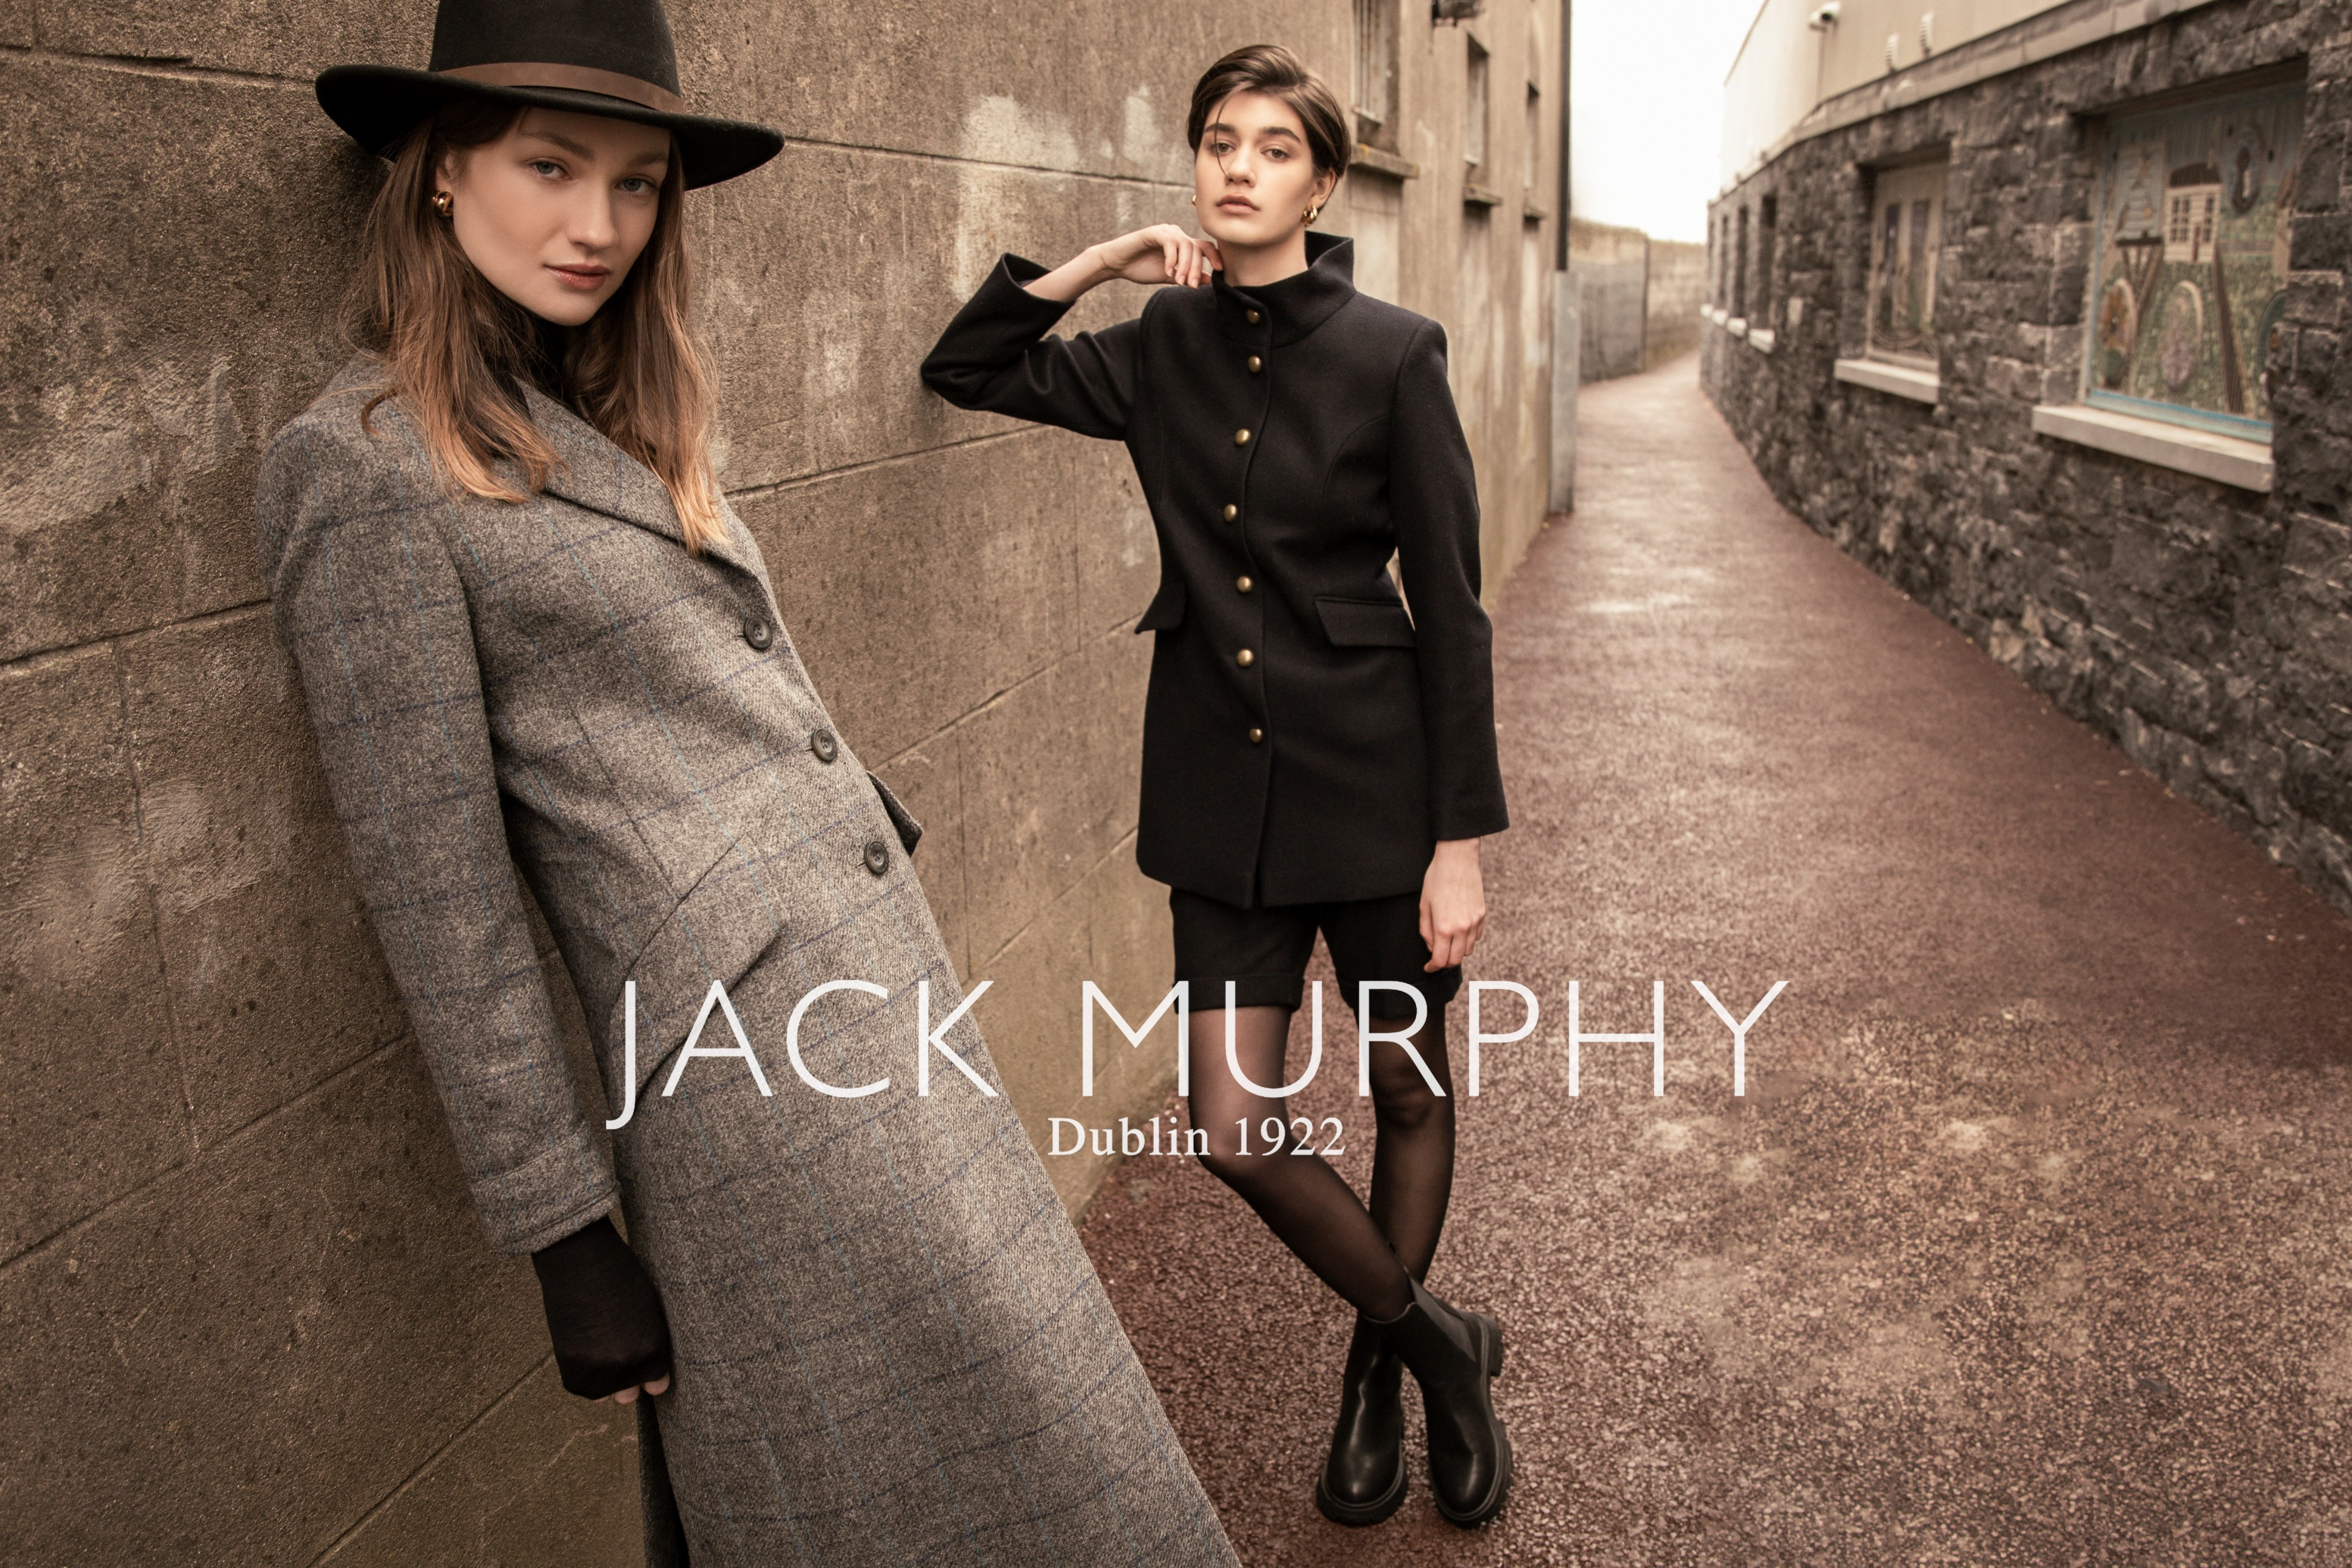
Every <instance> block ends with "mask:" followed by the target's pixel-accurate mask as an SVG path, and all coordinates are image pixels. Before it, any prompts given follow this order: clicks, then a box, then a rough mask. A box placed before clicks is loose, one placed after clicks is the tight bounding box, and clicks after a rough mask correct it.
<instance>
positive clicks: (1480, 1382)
mask: <svg viewBox="0 0 2352 1568" xmlns="http://www.w3.org/2000/svg"><path fill="white" fill-rule="evenodd" d="M1375 1326H1376V1327H1378V1328H1379V1330H1380V1331H1381V1337H1382V1338H1384V1339H1385V1340H1387V1341H1388V1342H1389V1343H1390V1345H1391V1346H1392V1347H1393V1348H1394V1349H1395V1351H1396V1352H1397V1354H1398V1355H1399V1356H1401V1357H1402V1358H1403V1361H1404V1364H1405V1365H1406V1366H1408V1367H1411V1368H1412V1375H1413V1381H1415V1382H1416V1383H1419V1384H1421V1405H1422V1409H1423V1413H1424V1414H1426V1415H1427V1416H1428V1418H1429V1489H1430V1490H1431V1491H1432V1492H1433V1493H1435V1494H1436V1496H1437V1511H1438V1512H1440V1513H1442V1514H1444V1516H1445V1518H1446V1521H1448V1522H1449V1523H1453V1524H1458V1525H1461V1526H1462V1527H1463V1528H1465V1529H1468V1528H1469V1527H1471V1526H1473V1525H1478V1524H1484V1523H1486V1521H1488V1520H1490V1519H1492V1518H1494V1517H1495V1515H1496V1514H1497V1513H1499V1512H1501V1511H1502V1509H1503V1499H1504V1498H1505V1496H1507V1494H1508V1493H1509V1491H1510V1489H1511V1439H1510V1437H1509V1436H1508V1435H1507V1433H1505V1432H1504V1430H1503V1423H1502V1422H1501V1420H1499V1419H1498V1418H1497V1417H1496V1415H1495V1404H1494V1400H1493V1398H1492V1397H1491V1396H1490V1394H1489V1393H1488V1389H1487V1384H1489V1383H1491V1382H1492V1381H1493V1380H1494V1378H1495V1377H1496V1374H1497V1373H1500V1372H1501V1371H1502V1370H1503V1329H1502V1325H1501V1324H1499V1323H1497V1322H1496V1321H1495V1320H1494V1319H1492V1318H1489V1317H1486V1316H1484V1315H1482V1314H1480V1313H1477V1312H1465V1311H1463V1310H1460V1309H1459V1308H1456V1307H1449V1306H1447V1305H1446V1304H1445V1303H1444V1301H1441V1300H1438V1299H1437V1298H1436V1297H1434V1296H1433V1295H1431V1294H1430V1293H1429V1292H1428V1291H1427V1290H1425V1289H1423V1288H1422V1284H1421V1281H1420V1280H1418V1279H1416V1280H1414V1281H1413V1282H1412V1306H1410V1307H1408V1308H1406V1309H1405V1310H1404V1313H1403V1315H1402V1316H1401V1317H1395V1318H1391V1319H1389V1320H1388V1321H1385V1322H1381V1323H1377V1324H1376V1325H1375Z"/></svg>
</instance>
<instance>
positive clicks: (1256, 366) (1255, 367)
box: [1249, 354, 1265, 375]
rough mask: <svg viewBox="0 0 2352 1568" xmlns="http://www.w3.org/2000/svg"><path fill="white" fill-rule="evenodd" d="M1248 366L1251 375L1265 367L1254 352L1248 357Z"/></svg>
mask: <svg viewBox="0 0 2352 1568" xmlns="http://www.w3.org/2000/svg"><path fill="white" fill-rule="evenodd" d="M1249 367H1250V374H1252V375H1255V374H1257V373H1258V372H1260V371H1262V370H1264V369H1265V361H1264V360H1262V359H1260V358H1258V357H1257V355H1255V354H1252V355H1250V357H1249Z"/></svg>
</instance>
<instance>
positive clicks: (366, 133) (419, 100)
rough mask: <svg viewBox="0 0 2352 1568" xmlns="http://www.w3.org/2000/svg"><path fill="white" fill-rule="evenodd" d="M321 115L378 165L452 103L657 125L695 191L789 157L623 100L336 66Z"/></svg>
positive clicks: (751, 137) (745, 128)
mask: <svg viewBox="0 0 2352 1568" xmlns="http://www.w3.org/2000/svg"><path fill="white" fill-rule="evenodd" d="M315 88H316V90H317V92H318V95H319V107H320V108H321V109H323V110H326V111H327V117H328V118H329V119H331V120H332V121H334V122H335V123H336V124H338V125H340V126H341V127H342V128H343V129H344V130H345V131H346V132H350V133H351V137H352V140H353V141H354V142H358V143H359V144H360V145H361V146H362V147H364V148H366V149H367V150H368V151H369V152H371V153H375V154H376V155H377V156H378V157H390V156H391V155H392V153H393V151H394V148H395V147H396V146H397V145H398V144H399V142H400V140H401V138H403V137H404V136H406V135H407V134H408V133H409V132H411V131H412V130H414V129H415V126H416V122H417V121H420V120H422V119H424V118H425V116H426V115H427V114H429V113H431V112H432V111H433V110H436V109H438V108H440V107H441V105H443V104H445V103H451V102H457V101H463V100H472V101H475V102H491V103H512V104H519V105H524V106H535V107H538V108H541V109H561V110H568V111H570V112H572V113H573V114H601V115H604V116H606V117H607V118H610V119H614V120H633V121H636V122H637V123H638V124H640V125H658V126H660V127H662V128H663V129H664V130H667V131H668V132H671V133H672V134H673V135H675V136H676V137H677V150H678V158H679V161H680V163H681V164H682V165H683V168H682V170H681V173H682V174H683V175H684V178H685V181H686V185H687V188H688V190H692V189H695V188H696V187H698V186H701V185H715V184H719V182H720V181H721V180H731V179H733V178H734V177H735V176H736V175H738V174H749V173H751V171H752V170H753V169H756V168H758V167H759V166H760V165H761V164H762V163H766V162H767V161H768V160H769V159H771V158H772V157H774V156H775V155H776V154H777V153H781V152H782V151H783V147H784V138H783V133H782V132H779V131H775V130H773V129H772V128H770V127H768V126H765V125H754V124H752V123H751V122H750V121H742V120H716V119H713V118H711V117H709V116H708V115H702V114H673V113H668V112H667V111H665V110H658V109H647V108H646V106H645V105H643V104H640V103H631V102H630V101H629V100H626V99H624V98H610V97H607V96H606V95H604V93H601V92H581V91H578V90H575V89H572V88H563V87H493V86H490V85H489V84H488V83H486V82H478V81H468V80H467V79H465V78H463V77H453V76H445V75H443V74H441V73H440V72H438V71H427V70H408V69H404V68H401V67H398V66H335V67H333V68H331V69H328V70H324V71H321V72H320V74H319V79H318V81H317V83H316V84H315Z"/></svg>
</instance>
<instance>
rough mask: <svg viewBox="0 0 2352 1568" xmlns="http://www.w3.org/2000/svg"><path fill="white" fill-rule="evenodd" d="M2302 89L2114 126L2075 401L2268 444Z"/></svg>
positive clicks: (2254, 95)
mask: <svg viewBox="0 0 2352 1568" xmlns="http://www.w3.org/2000/svg"><path fill="white" fill-rule="evenodd" d="M2302 150H2303V89H2302V88H2301V87H2292V88H2282V89H2273V90H2271V91H2267V92H2260V93H2249V94H2242V95H2239V96H2235V97H2230V98H2216V99H2209V100H2205V101H2203V102H2201V103H2196V104H2192V105H2189V106H2187V107H2184V108H2180V109H2175V110H2168V111H2166V112H2163V113H2160V114H2147V115H2139V116H2135V117H2132V118H2129V119H2119V120H2117V121H2115V122H2114V124H2113V125H2111V126H2110V127H2109V130H2108V136H2107V151H2106V156H2105V161H2104V165H2103V167H2102V169H2101V174H2100V181H2099V249H2098V270H2097V274H2096V277H2095V281H2094V284H2093V288H2092V294H2091V300H2092V305H2091V322H2090V327H2089V333H2090V342H2089V345H2088V352H2087V353H2085V354H2084V391H2083V397H2084V402H2086V403H2089V404H2092V405H2095V406H2098V407H2103V408H2112V409H2115V410H2116V411H2117V412H2119V413H2126V414H2140V415H2145V416H2149V417H2151V418H2157V419H2168V420H2171V421H2173V422H2175V423H2177V424H2183V425H2191V426H2197V427H2199V428H2201V429H2209V430H2217V431H2220V432H2222V433H2224V434H2227V435H2231V436H2241V437H2248V438H2251V439H2253V440H2261V441H2266V440H2268V439H2270V428H2271V426H2270V419H2271V404H2270V368H2271V365H2270V362H2271V351H2272V348H2273V344H2274V343H2275V342H2276V341H2277V340H2278V338H2279V335H2280V322H2281V321H2282V320H2283V319H2284V316H2285V314H2286V293H2285V289H2286V268H2287V240H2288V236H2289V228H2288V223H2289V219H2290V218H2291V217H2292V216H2293V214H2294V189H2295V178H2296V174H2297V171H2298V169H2299V167H2300V163H2301V157H2302Z"/></svg>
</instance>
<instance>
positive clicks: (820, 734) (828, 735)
mask: <svg viewBox="0 0 2352 1568" xmlns="http://www.w3.org/2000/svg"><path fill="white" fill-rule="evenodd" d="M809 750H810V751H812V752H815V753H816V760H817V761H818V762H820V763H829V762H831V761H833V759H834V758H835V757H837V756H839V755H841V742H838V741H836V740H835V739H834V738H833V731H830V730H819V731H817V732H816V733H815V734H814V735H811V736H810V737H809Z"/></svg>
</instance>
